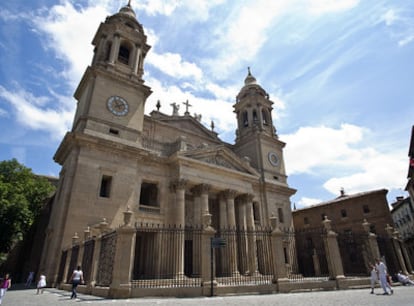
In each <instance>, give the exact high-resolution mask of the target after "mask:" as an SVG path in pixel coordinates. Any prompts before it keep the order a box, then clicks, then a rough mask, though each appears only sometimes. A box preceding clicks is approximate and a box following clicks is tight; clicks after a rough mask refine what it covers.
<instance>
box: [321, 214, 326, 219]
mask: <svg viewBox="0 0 414 306" xmlns="http://www.w3.org/2000/svg"><path fill="white" fill-rule="evenodd" d="M325 216H326V214H325V213H322V214H321V218H322V221H323V220H325Z"/></svg>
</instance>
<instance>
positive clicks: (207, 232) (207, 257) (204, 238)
mask: <svg viewBox="0 0 414 306" xmlns="http://www.w3.org/2000/svg"><path fill="white" fill-rule="evenodd" d="M215 233H216V231H215V230H214V229H213V228H212V227H211V214H208V213H205V214H204V215H203V229H202V232H201V254H200V255H201V260H200V263H201V269H200V272H201V285H202V286H203V295H204V296H211V295H212V294H211V293H212V292H213V289H214V287H216V286H217V282H216V280H215V279H214V273H213V274H212V271H211V265H212V264H213V263H212V261H213V260H214V257H213V256H212V248H211V239H212V238H213V237H214V234H215ZM213 270H214V268H213ZM212 279H213V282H212V281H211V280H212Z"/></svg>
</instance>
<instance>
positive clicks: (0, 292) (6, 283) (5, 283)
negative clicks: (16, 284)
mask: <svg viewBox="0 0 414 306" xmlns="http://www.w3.org/2000/svg"><path fill="white" fill-rule="evenodd" d="M10 287H11V279H10V275H9V274H6V275H5V276H4V278H3V279H2V280H1V282H0V304H1V302H2V300H3V297H4V295H5V294H6V291H7V290H8V289H10Z"/></svg>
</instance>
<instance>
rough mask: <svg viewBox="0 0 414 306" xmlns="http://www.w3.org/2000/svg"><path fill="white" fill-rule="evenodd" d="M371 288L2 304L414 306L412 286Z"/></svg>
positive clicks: (59, 297)
mask: <svg viewBox="0 0 414 306" xmlns="http://www.w3.org/2000/svg"><path fill="white" fill-rule="evenodd" d="M369 292H370V289H352V290H339V291H319V292H302V293H291V294H270V295H241V296H225V297H212V298H210V297H201V298H136V299H125V300H113V299H103V298H100V297H95V296H91V295H85V294H81V293H79V294H78V298H77V299H76V300H71V299H70V292H67V291H62V290H57V289H53V288H48V289H46V290H45V292H44V293H43V294H39V295H36V289H26V290H17V289H16V290H9V291H8V292H7V293H6V295H5V297H4V298H3V304H2V306H3V305H13V306H26V305H27V306H29V305H49V306H55V305H58V306H66V305H79V306H82V305H85V306H86V305H93V306H98V305H99V306H100V305H127V306H129V305H174V306H194V305H211V306H217V305H229V306H236V305H237V306H241V305H242V306H249V305H260V306H270V305H272V306H274V305H284V306H286V305H292V306H293V305H295V306H301V305H306V306H324V305H329V306H332V305H341V306H342V305H352V306H359V305H373V306H374V305H375V306H381V305H384V306H385V305H387V306H389V305H396V306H403V305H414V286H413V287H397V288H394V294H393V295H389V296H384V295H381V289H376V292H375V294H370V293H369Z"/></svg>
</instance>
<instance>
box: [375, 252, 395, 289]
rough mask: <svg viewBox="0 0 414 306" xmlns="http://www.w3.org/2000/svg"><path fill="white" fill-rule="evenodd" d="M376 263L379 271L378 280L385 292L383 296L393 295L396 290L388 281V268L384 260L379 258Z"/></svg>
mask: <svg viewBox="0 0 414 306" xmlns="http://www.w3.org/2000/svg"><path fill="white" fill-rule="evenodd" d="M376 262H377V265H376V268H377V270H378V278H379V281H380V284H381V288H382V290H384V293H383V295H388V294H393V293H394V290H393V289H392V287H391V286H390V285H389V284H388V281H387V267H386V266H385V264H384V263H383V262H382V260H381V259H379V258H377V259H376ZM387 288H388V289H389V291H390V292H388V290H387Z"/></svg>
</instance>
